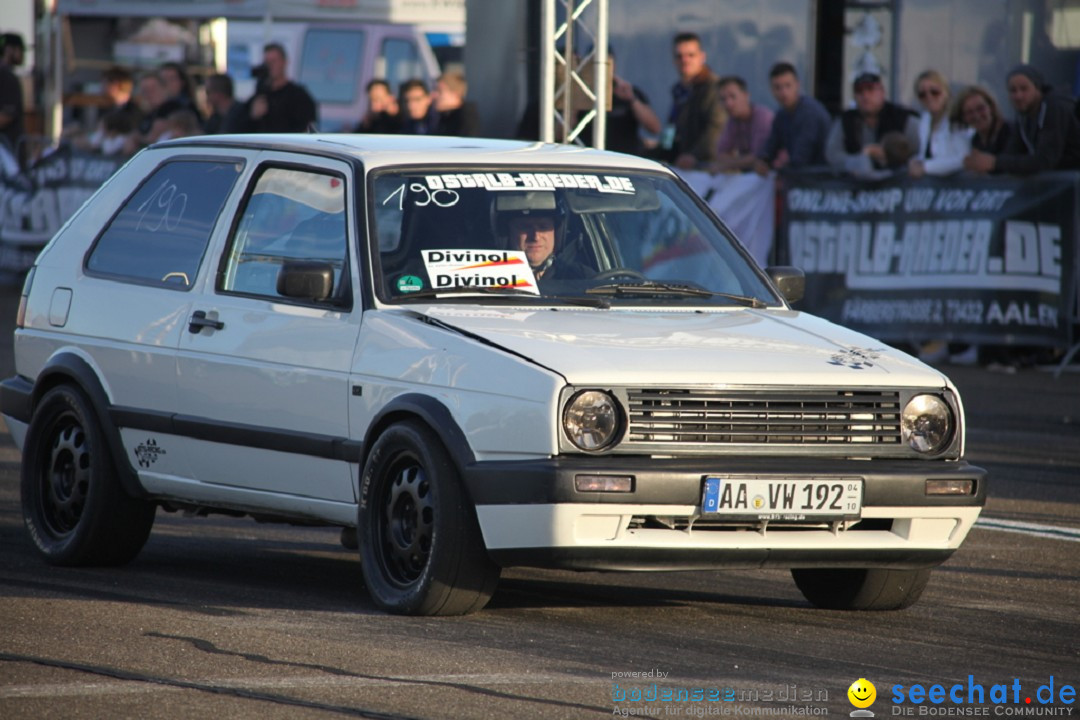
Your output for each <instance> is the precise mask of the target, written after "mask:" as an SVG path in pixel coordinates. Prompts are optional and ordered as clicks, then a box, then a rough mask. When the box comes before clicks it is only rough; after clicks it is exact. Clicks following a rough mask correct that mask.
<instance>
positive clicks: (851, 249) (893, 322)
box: [780, 173, 1080, 347]
mask: <svg viewBox="0 0 1080 720" xmlns="http://www.w3.org/2000/svg"><path fill="white" fill-rule="evenodd" d="M784 184H785V188H786V189H785V193H784V203H783V207H784V212H783V220H782V223H781V235H780V237H781V238H782V239H783V242H782V243H781V245H782V249H783V250H786V251H787V254H788V257H787V258H786V259H785V258H782V261H784V262H787V263H790V264H791V265H795V266H796V267H799V268H802V269H803V271H804V272H805V273H806V298H805V300H803V302H802V304H801V305H800V306H799V307H800V309H803V310H806V311H807V312H811V313H814V314H816V315H821V316H823V317H825V318H828V319H829V320H832V321H833V322H836V323H839V324H841V325H845V326H847V327H851V328H853V329H855V330H859V331H861V332H866V333H867V334H869V335H873V336H874V337H878V338H881V339H883V340H889V341H902V342H920V341H924V340H931V339H941V340H956V341H960V342H969V343H976V344H1023V345H1056V346H1061V347H1065V346H1068V345H1069V344H1070V343H1071V332H1072V324H1073V322H1074V321H1075V312H1076V310H1075V308H1076V278H1077V275H1078V273H1077V271H1076V263H1077V251H1076V244H1077V241H1076V238H1077V231H1078V229H1080V223H1078V220H1077V200H1078V197H1080V174H1077V173H1050V174H1045V175H1039V176H1035V177H1031V178H1024V179H1021V178H1006V177H1001V178H957V179H922V180H917V181H915V180H910V179H908V178H898V179H894V180H886V181H881V182H860V181H858V180H854V179H850V178H837V177H832V176H811V175H806V176H796V175H792V176H788V177H786V178H785V181H784Z"/></svg>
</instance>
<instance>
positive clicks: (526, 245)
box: [373, 168, 779, 307]
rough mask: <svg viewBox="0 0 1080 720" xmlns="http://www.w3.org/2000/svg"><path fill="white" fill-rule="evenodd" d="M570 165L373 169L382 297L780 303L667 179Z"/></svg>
mask: <svg viewBox="0 0 1080 720" xmlns="http://www.w3.org/2000/svg"><path fill="white" fill-rule="evenodd" d="M575 170H576V171H575V172H574V173H573V174H567V173H565V172H558V171H548V170H536V169H529V168H510V169H507V168H500V169H499V170H498V171H476V172H472V171H466V170H460V169H455V170H454V171H446V170H441V169H427V170H417V169H414V168H410V169H408V170H405V171H402V170H398V171H385V172H382V173H379V174H378V175H377V176H376V177H375V179H374V181H373V193H374V194H373V202H374V216H375V225H376V233H377V238H378V255H377V262H376V268H375V271H376V278H377V285H378V292H379V295H380V297H381V298H382V299H383V300H384V301H389V302H411V301H424V302H431V301H432V299H433V298H438V299H439V300H440V301H442V300H444V299H445V300H447V301H451V302H454V301H457V302H464V301H467V302H484V303H495V302H507V301H511V300H512V301H515V302H556V303H558V302H567V303H577V304H589V303H593V304H595V303H599V304H601V305H603V306H607V305H617V304H627V305H665V306H670V305H695V306H700V305H715V306H717V307H721V306H733V305H737V306H749V307H764V306H766V305H777V304H779V300H778V298H777V297H776V296H775V295H774V294H773V293H772V291H771V290H770V289H769V287H768V285H767V283H766V281H764V280H763V279H762V278H761V276H760V275H759V274H758V273H757V272H756V271H755V269H754V268H753V267H752V265H751V263H752V261H750V260H748V259H747V257H746V256H745V255H743V254H742V253H741V252H740V251H739V250H738V249H737V247H736V243H737V241H736V240H735V239H733V238H731V237H729V236H728V235H726V234H725V233H724V232H723V231H722V230H721V228H720V227H719V226H718V225H717V224H716V222H715V221H714V220H713V219H712V217H711V216H709V215H708V214H707V213H706V212H705V211H704V210H702V208H701V206H700V205H699V204H698V203H697V202H695V200H694V198H693V197H691V196H690V195H689V194H688V193H687V191H686V190H684V189H683V188H682V186H680V185H679V184H678V183H676V182H675V181H674V180H672V179H671V178H669V177H665V176H662V175H659V174H656V175H650V174H643V173H631V172H624V171H621V170H619V171H591V172H590V171H585V172H582V171H580V170H577V169H575ZM585 301H588V302H585Z"/></svg>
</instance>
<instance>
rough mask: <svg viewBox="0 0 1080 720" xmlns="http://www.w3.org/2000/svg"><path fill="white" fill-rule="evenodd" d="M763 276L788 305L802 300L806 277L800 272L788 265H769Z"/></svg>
mask: <svg viewBox="0 0 1080 720" xmlns="http://www.w3.org/2000/svg"><path fill="white" fill-rule="evenodd" d="M765 274H766V275H768V276H769V277H770V278H771V279H772V281H773V284H774V285H776V289H777V290H779V291H780V294H781V295H783V296H784V299H785V300H787V301H788V302H789V303H796V302H798V301H800V300H802V298H803V295H804V294H805V293H806V275H804V274H803V271H802V270H800V269H799V268H797V267H791V266H789V265H771V266H769V267H767V268H765Z"/></svg>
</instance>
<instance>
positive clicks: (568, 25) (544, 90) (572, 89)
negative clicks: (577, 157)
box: [540, 0, 611, 150]
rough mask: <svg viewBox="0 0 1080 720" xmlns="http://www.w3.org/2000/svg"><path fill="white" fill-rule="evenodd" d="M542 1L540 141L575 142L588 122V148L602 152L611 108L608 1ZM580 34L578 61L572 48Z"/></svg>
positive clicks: (574, 46)
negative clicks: (560, 16) (560, 18)
mask: <svg viewBox="0 0 1080 720" xmlns="http://www.w3.org/2000/svg"><path fill="white" fill-rule="evenodd" d="M541 1H542V3H543V6H542V9H541V16H540V34H541V38H540V139H541V140H543V141H544V142H555V141H556V140H557V141H558V142H563V143H573V142H577V141H578V138H579V137H580V135H581V133H582V131H583V130H584V129H585V128H587V127H588V126H589V124H590V123H591V124H592V138H593V145H594V146H595V147H596V148H599V149H601V150H603V149H604V137H605V135H606V133H607V110H608V109H609V108H610V107H611V65H610V62H609V60H608V0H541ZM556 4H558V5H562V7H563V10H564V13H565V14H564V17H565V18H566V19H565V21H564V22H563V23H561V24H560V25H559V26H558V27H556V25H555V23H556ZM592 6H595V7H594V8H593V10H592V11H590V12H586V10H589V9H590V8H591V7H592ZM580 33H584V34H585V36H586V37H588V38H589V39H591V43H588V42H585V43H581V44H582V45H584V46H585V47H588V48H589V49H588V50H587V51H586V54H585V55H584V56H582V57H580V58H579V57H578V56H577V53H576V52H575V48H576V47H577V45H576V43H577V42H578V40H579V38H578V37H577V36H578V35H579V34H580ZM590 45H591V47H590ZM560 48H562V49H561V50H560ZM581 113H584V114H583V115H581V118H580V121H579V120H578V115H579V114H581Z"/></svg>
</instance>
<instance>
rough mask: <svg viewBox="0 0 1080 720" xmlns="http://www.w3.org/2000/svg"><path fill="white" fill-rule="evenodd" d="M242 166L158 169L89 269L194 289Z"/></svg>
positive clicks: (115, 222) (103, 240) (185, 164)
mask: <svg viewBox="0 0 1080 720" xmlns="http://www.w3.org/2000/svg"><path fill="white" fill-rule="evenodd" d="M241 167H242V165H241V163H239V162H213V161H198V160H193V161H178V162H170V163H165V164H164V165H162V166H161V167H159V168H158V169H157V170H155V171H154V173H153V174H152V175H150V177H149V178H148V179H147V180H146V182H144V183H143V184H142V186H141V187H140V188H139V189H138V190H137V191H136V192H135V194H134V195H132V196H131V197H130V198H128V200H127V202H126V203H124V206H123V207H122V208H121V209H120V212H119V213H117V214H116V217H114V218H113V219H112V222H111V223H109V226H108V227H107V228H105V232H104V233H102V234H101V237H99V238H98V240H97V243H96V244H95V245H94V248H93V249H92V250H91V251H90V256H89V257H88V258H87V260H86V269H87V271H89V272H91V273H95V274H101V275H107V276H110V277H115V278H118V279H125V280H131V281H133V282H139V283H145V284H150V285H163V286H166V287H172V288H177V289H180V290H186V289H187V288H190V287H191V285H192V283H193V282H195V276H196V274H198V272H199V264H200V262H201V261H202V257H203V253H204V252H205V251H206V245H207V243H208V242H209V241H210V234H211V232H213V229H214V224H215V223H216V222H217V218H218V215H219V214H220V213H221V208H222V207H224V205H225V200H226V199H227V198H228V197H229V193H230V191H231V190H232V187H233V184H234V183H235V182H236V178H237V177H238V176H239V174H240V169H241Z"/></svg>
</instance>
